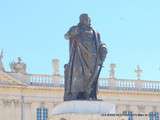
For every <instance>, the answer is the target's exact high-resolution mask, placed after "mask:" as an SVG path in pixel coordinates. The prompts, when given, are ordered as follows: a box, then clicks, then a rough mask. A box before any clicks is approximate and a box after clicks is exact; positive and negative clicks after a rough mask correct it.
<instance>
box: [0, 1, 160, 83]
mask: <svg viewBox="0 0 160 120" xmlns="http://www.w3.org/2000/svg"><path fill="white" fill-rule="evenodd" d="M159 5H160V1H159V0H0V49H4V52H5V54H4V56H5V57H4V65H5V67H6V69H7V70H9V63H10V62H11V61H12V60H13V59H15V58H16V57H19V56H20V57H22V59H23V60H24V62H26V63H27V70H28V72H29V73H47V74H51V73H52V65H51V60H52V59H53V58H59V59H60V60H61V73H62V74H63V65H64V64H65V63H67V61H68V41H67V40H65V39H64V34H65V32H66V31H67V30H68V29H69V27H71V26H72V25H76V24H77V23H78V17H79V15H80V14H81V13H88V14H89V16H90V17H91V19H92V26H93V27H94V28H95V29H96V30H97V31H98V32H100V34H101V39H102V41H103V42H105V43H106V44H107V46H108V51H109V54H108V56H107V59H106V61H105V64H104V68H103V71H102V73H101V77H107V76H108V74H109V72H108V71H109V64H110V63H116V64H117V68H116V76H117V78H128V79H135V78H136V75H135V73H134V70H135V68H136V65H137V64H139V65H140V66H141V68H142V69H143V75H142V79H147V80H149V79H152V80H160V70H159V67H160V55H159V52H160V47H159V46H160V14H159V13H160V7H159Z"/></svg>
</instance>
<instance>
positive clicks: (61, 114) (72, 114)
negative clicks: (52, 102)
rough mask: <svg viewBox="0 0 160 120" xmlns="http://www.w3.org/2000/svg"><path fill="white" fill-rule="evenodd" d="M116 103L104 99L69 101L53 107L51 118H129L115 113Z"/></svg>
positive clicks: (83, 119)
mask: <svg viewBox="0 0 160 120" xmlns="http://www.w3.org/2000/svg"><path fill="white" fill-rule="evenodd" d="M115 108H116V107H115V105H114V104H112V103H108V102H104V101H67V102H64V103H62V104H60V105H58V106H56V107H55V108H54V109H53V112H52V115H51V116H50V117H49V120H127V117H124V116H106V115H107V114H112V115H114V114H115V112H116V110H115Z"/></svg>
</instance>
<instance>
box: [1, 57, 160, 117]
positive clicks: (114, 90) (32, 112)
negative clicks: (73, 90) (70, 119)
mask: <svg viewBox="0 0 160 120" xmlns="http://www.w3.org/2000/svg"><path fill="white" fill-rule="evenodd" d="M52 63H53V69H54V72H53V74H52V75H45V74H28V73H27V72H26V67H27V66H26V64H25V63H23V62H22V60H21V59H20V58H18V60H17V61H15V62H13V63H11V65H10V67H11V71H5V69H4V67H3V63H2V55H1V59H0V120H48V119H49V116H50V115H51V113H52V110H53V108H54V107H55V106H56V105H58V104H60V103H62V102H63V93H64V88H63V86H64V78H63V75H61V74H60V73H59V60H58V59H54V60H53V61H52ZM110 67H111V69H110V75H109V77H108V78H100V80H99V93H98V98H100V99H103V100H104V101H108V102H111V103H114V104H115V105H116V113H117V114H127V115H128V116H129V117H128V120H138V117H137V116H138V114H141V115H145V116H146V117H145V118H144V120H146V118H147V119H148V118H150V120H159V119H160V81H153V80H150V81H149V80H141V78H140V75H141V72H142V70H141V69H140V67H139V66H137V70H135V72H136V73H137V79H135V80H134V79H132V80H128V79H118V78H116V77H115V67H116V66H115V64H111V66H110Z"/></svg>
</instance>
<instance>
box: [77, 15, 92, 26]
mask: <svg viewBox="0 0 160 120" xmlns="http://www.w3.org/2000/svg"><path fill="white" fill-rule="evenodd" d="M80 23H81V24H82V25H86V26H90V25H91V19H90V18H89V17H88V15H87V14H82V15H81V16H80Z"/></svg>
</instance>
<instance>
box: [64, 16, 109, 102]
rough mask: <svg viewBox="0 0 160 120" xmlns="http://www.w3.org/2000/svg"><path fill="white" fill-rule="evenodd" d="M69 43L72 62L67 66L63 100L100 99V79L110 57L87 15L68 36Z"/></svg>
mask: <svg viewBox="0 0 160 120" xmlns="http://www.w3.org/2000/svg"><path fill="white" fill-rule="evenodd" d="M65 38H66V39H68V40H69V63H68V64H65V66H64V67H65V93H64V100H65V101H67V100H97V85H98V78H99V74H100V71H101V68H102V64H103V62H104V59H105V57H106V54H107V48H106V45H105V44H103V43H101V40H100V34H99V33H97V32H95V31H94V29H93V28H92V27H91V20H90V18H89V17H88V15H87V14H81V15H80V23H79V24H78V25H76V26H72V27H71V28H70V29H69V31H68V32H67V33H66V34H65Z"/></svg>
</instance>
